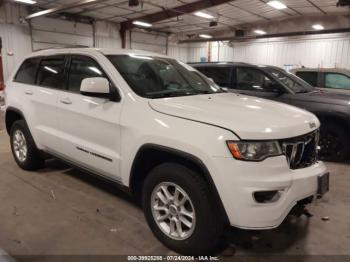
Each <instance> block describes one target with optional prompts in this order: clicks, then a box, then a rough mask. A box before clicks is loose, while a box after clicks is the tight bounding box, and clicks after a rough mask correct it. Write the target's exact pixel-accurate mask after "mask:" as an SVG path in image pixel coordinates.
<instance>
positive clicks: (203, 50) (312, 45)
mask: <svg viewBox="0 0 350 262" xmlns="http://www.w3.org/2000/svg"><path fill="white" fill-rule="evenodd" d="M207 50H208V49H207V44H206V43H194V44H189V54H188V61H190V62H198V61H200V57H203V56H204V57H207ZM211 58H212V61H242V62H248V63H260V64H269V65H275V66H280V67H283V66H285V65H293V66H300V65H304V66H306V67H346V68H350V34H349V33H346V34H327V35H312V36H298V37H289V38H270V39H260V40H253V41H247V42H236V43H223V42H219V43H218V42H214V43H213V44H212V52H211Z"/></svg>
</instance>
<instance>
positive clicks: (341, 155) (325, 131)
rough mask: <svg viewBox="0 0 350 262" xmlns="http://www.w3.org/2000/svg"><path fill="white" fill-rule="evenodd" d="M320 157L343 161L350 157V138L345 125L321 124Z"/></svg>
mask: <svg viewBox="0 0 350 262" xmlns="http://www.w3.org/2000/svg"><path fill="white" fill-rule="evenodd" d="M320 147H321V149H320V158H321V159H323V160H327V161H343V160H345V159H347V158H349V153H350V139H349V136H348V135H347V132H346V129H345V128H344V126H342V125H340V124H338V123H332V122H331V123H326V124H323V125H322V126H321V136H320Z"/></svg>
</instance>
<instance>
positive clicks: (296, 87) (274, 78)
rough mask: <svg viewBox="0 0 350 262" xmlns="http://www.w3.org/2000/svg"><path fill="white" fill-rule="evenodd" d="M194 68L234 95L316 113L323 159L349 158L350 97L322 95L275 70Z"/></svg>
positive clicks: (226, 66) (231, 65) (218, 66)
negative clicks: (235, 93)
mask: <svg viewBox="0 0 350 262" xmlns="http://www.w3.org/2000/svg"><path fill="white" fill-rule="evenodd" d="M191 66H193V67H195V68H196V69H197V70H198V71H200V72H202V73H203V74H204V75H206V76H208V77H209V78H211V79H212V80H213V81H214V82H216V83H217V84H218V85H220V86H221V87H226V88H228V89H229V90H230V91H231V92H237V93H241V94H245V95H251V96H258V97H262V98H266V99H271V100H275V101H279V102H283V103H287V104H291V105H294V106H297V107H300V108H304V109H306V110H308V111H310V112H313V113H314V114H316V115H317V116H318V118H319V119H320V120H321V123H322V126H321V138H320V147H321V149H320V156H321V158H323V159H326V160H330V161H342V160H345V159H347V158H348V157H349V154H350V93H348V94H346V93H344V94H339V93H333V92H328V91H320V90H318V89H316V88H314V87H312V86H311V85H310V84H308V83H307V82H305V81H303V80H302V79H300V78H298V77H296V76H295V75H293V74H290V73H287V72H286V71H285V70H283V69H281V68H278V67H273V66H261V65H252V64H246V63H233V62H227V63H192V64H191ZM325 90H327V89H325ZM257 109H258V108H257ZM227 113H229V112H227Z"/></svg>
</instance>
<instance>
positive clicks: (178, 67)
mask: <svg viewBox="0 0 350 262" xmlns="http://www.w3.org/2000/svg"><path fill="white" fill-rule="evenodd" d="M107 57H108V59H109V60H110V61H111V62H112V64H113V65H114V66H115V67H116V69H117V70H118V72H119V73H120V74H121V75H122V76H123V78H124V79H125V81H126V82H127V83H128V84H129V86H130V87H131V89H132V90H133V91H134V92H135V93H136V94H138V95H140V96H142V97H147V98H162V97H174V96H185V95H198V94H213V93H219V92H220V93H221V92H223V90H221V88H220V87H219V86H217V85H216V84H215V83H214V82H212V81H210V80H209V79H208V78H206V77H205V76H204V75H202V74H201V73H199V72H198V71H196V70H195V69H193V68H192V67H190V66H188V65H186V64H183V63H181V62H178V61H177V60H175V59H170V58H162V57H153V56H141V55H109V56H107Z"/></svg>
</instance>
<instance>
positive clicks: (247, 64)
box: [188, 62, 280, 69]
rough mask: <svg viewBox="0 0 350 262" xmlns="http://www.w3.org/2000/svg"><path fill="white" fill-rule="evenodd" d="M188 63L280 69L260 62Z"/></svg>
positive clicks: (197, 65)
mask: <svg viewBox="0 0 350 262" xmlns="http://www.w3.org/2000/svg"><path fill="white" fill-rule="evenodd" d="M188 64H189V65H191V66H193V67H202V66H215V67H219V66H220V67H221V66H249V67H259V68H264V67H270V68H271V67H273V68H277V69H280V68H279V67H276V66H270V65H260V64H249V63H244V62H199V63H188Z"/></svg>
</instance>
